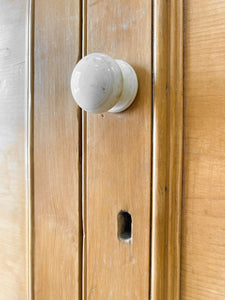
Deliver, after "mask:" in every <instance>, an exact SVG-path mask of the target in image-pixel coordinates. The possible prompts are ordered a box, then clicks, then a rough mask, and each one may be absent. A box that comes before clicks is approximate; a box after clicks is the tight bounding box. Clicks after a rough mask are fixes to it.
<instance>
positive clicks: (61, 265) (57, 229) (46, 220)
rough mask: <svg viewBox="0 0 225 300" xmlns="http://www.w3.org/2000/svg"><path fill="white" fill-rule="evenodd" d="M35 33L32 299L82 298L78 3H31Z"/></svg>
mask: <svg viewBox="0 0 225 300" xmlns="http://www.w3.org/2000/svg"><path fill="white" fill-rule="evenodd" d="M34 29H35V31H34V34H35V44H34V46H35V49H34V66H35V67H34V72H35V73H34V226H35V229H34V233H35V245H34V254H35V257H34V264H35V265H34V289H35V300H53V299H54V300H58V299H59V300H63V299H64V300H70V299H71V300H72V299H80V297H81V261H82V256H81V249H82V239H81V197H80V194H81V188H80V187H81V181H80V180H81V178H80V169H81V163H80V162H81V159H80V154H81V151H80V150H81V140H80V136H81V112H80V109H79V108H78V107H77V106H76V105H75V102H74V100H73V98H72V95H71V91H70V77H71V73H72V70H73V67H74V65H75V64H76V62H77V61H78V59H79V57H80V54H81V53H80V50H81V37H80V34H81V27H80V1H79V0H76V1H74V0H69V1H68V0H65V1H62V0H54V1H53V0H50V1H44V0H38V1H35V28H34Z"/></svg>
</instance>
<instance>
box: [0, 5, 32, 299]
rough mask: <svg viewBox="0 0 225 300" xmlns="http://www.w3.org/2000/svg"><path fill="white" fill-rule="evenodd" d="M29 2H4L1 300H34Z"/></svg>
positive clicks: (0, 25) (0, 38)
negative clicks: (30, 217)
mask: <svg viewBox="0 0 225 300" xmlns="http://www.w3.org/2000/svg"><path fill="white" fill-rule="evenodd" d="M26 2H27V1H23V0H22V1H19V0H16V1H8V0H2V1H0V7H1V10H0V99H1V100H0V207H1V209H0V281H1V288H0V299H2V300H16V299H24V300H28V299H31V298H30V297H31V288H30V287H31V282H30V278H31V272H30V219H29V216H30V204H31V202H30V200H31V199H30V193H29V191H30V178H29V167H30V160H29V155H30V152H29V136H28V135H29V113H30V107H29V99H28V98H27V88H28V85H27V76H26V67H27V65H28V56H27V48H26V43H27V42H26V36H27V33H28V23H27V9H26Z"/></svg>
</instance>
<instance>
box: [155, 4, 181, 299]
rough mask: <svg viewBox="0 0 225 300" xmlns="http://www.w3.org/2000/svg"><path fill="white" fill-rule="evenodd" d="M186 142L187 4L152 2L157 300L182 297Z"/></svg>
mask: <svg viewBox="0 0 225 300" xmlns="http://www.w3.org/2000/svg"><path fill="white" fill-rule="evenodd" d="M182 145H183V3H182V0H172V1H166V0H159V1H158V0H155V1H154V2H153V175H152V277H151V283H152V284H151V289H152V291H151V292H152V299H153V300H178V299H179V293H180V292H179V290H180V223H181V222H180V217H181V189H182Z"/></svg>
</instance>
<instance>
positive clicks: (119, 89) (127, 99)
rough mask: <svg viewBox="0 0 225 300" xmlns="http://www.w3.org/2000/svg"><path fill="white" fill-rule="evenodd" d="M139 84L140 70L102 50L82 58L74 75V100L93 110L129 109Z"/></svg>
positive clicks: (112, 110) (95, 111)
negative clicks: (103, 52) (135, 69)
mask: <svg viewBox="0 0 225 300" xmlns="http://www.w3.org/2000/svg"><path fill="white" fill-rule="evenodd" d="M137 87H138V82H137V76H136V73H135V71H134V69H133V68H132V67H131V66H130V65H129V64H128V63H126V62H124V61H121V60H114V59H112V58H111V57H110V56H108V55H106V54H102V53H92V54H89V55H87V56H85V57H84V58H83V59H81V60H80V61H79V62H78V64H77V65H76V66H75V68H74V70H73V73H72V77H71V90H72V95H73V98H74V100H75V101H76V103H77V104H78V105H79V106H80V107H81V108H82V109H84V110H85V111H87V112H91V113H102V112H106V111H110V112H120V111H123V110H125V109H126V108H127V107H128V106H130V105H131V103H132V102H133V100H134V98H135V96H136V93H137Z"/></svg>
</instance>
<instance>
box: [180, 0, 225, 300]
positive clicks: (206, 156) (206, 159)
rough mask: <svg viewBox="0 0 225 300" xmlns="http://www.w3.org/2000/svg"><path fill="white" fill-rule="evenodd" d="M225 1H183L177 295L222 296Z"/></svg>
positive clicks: (224, 264)
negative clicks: (179, 287)
mask: <svg viewBox="0 0 225 300" xmlns="http://www.w3.org/2000/svg"><path fill="white" fill-rule="evenodd" d="M224 15H225V3H224V1H219V0H205V1H195V0H187V1H185V20H186V22H185V43H184V45H185V52H184V57H185V64H184V67H185V68H184V72H185V76H184V78H185V81H184V82H185V85H184V86H185V90H184V91H185V92H184V95H185V97H184V101H185V102H184V104H185V105H184V129H185V131H184V177H183V182H184V194H183V214H182V265H181V266H182V278H181V283H182V288H181V299H182V300H186V299H188V300H189V299H195V300H200V299H213V300H215V299H217V300H222V299H225V176H224V175H225V151H224V150H225V84H224V82H225V18H224Z"/></svg>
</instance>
